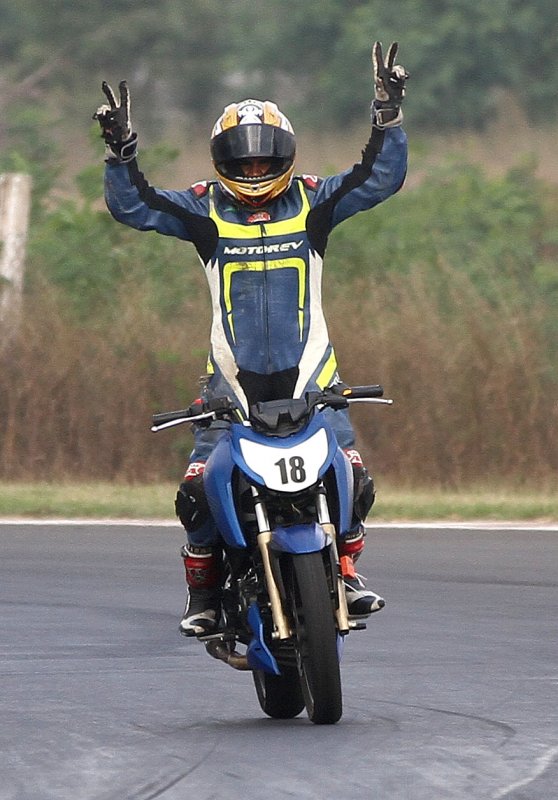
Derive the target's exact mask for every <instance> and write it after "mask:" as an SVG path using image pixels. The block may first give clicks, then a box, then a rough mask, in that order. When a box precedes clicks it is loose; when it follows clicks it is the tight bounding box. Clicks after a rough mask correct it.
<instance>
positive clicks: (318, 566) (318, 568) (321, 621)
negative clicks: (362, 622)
mask: <svg viewBox="0 0 558 800" xmlns="http://www.w3.org/2000/svg"><path fill="white" fill-rule="evenodd" d="M291 564H292V570H291V576H290V581H289V592H290V602H291V609H292V614H293V619H294V623H295V629H296V630H295V633H296V640H297V642H296V649H297V663H298V672H299V675H300V683H301V687H302V694H303V697H304V704H305V706H306V711H307V713H308V717H309V719H310V720H311V721H312V722H314V723H315V724H317V725H331V724H333V723H335V722H337V721H338V720H339V719H340V718H341V714H342V713H343V703H342V694H341V674H340V671H339V657H338V653H337V630H336V626H335V619H334V613H333V605H332V602H331V597H330V590H329V585H328V581H327V577H326V572H325V567H324V562H323V559H322V556H321V554H320V553H302V554H297V555H295V556H293V557H292V560H291Z"/></svg>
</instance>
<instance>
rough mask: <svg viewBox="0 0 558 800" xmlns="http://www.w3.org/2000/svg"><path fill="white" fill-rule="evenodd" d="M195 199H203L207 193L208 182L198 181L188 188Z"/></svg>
mask: <svg viewBox="0 0 558 800" xmlns="http://www.w3.org/2000/svg"><path fill="white" fill-rule="evenodd" d="M190 189H191V190H192V192H194V194H195V195H196V197H205V195H206V194H207V193H208V191H209V181H198V182H197V183H193V184H192V186H190Z"/></svg>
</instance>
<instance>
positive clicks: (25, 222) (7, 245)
mask: <svg viewBox="0 0 558 800" xmlns="http://www.w3.org/2000/svg"><path fill="white" fill-rule="evenodd" d="M30 209H31V176H30V175H24V174H23V173H18V172H14V173H5V174H4V175H0V323H2V326H3V327H4V326H6V328H7V329H6V330H4V331H3V332H2V333H3V335H2V338H4V339H5V338H6V337H7V336H8V335H9V332H10V331H11V332H12V333H13V332H14V331H15V329H16V328H17V325H18V320H19V312H20V309H21V296H22V291H23V275H24V271H25V247H26V243H27V229H28V226H29V212H30Z"/></svg>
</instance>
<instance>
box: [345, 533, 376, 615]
mask: <svg viewBox="0 0 558 800" xmlns="http://www.w3.org/2000/svg"><path fill="white" fill-rule="evenodd" d="M364 534H365V531H364V526H363V525H359V526H358V528H357V529H356V530H355V531H352V532H349V533H348V534H347V536H346V537H344V538H343V539H342V540H341V542H340V543H339V544H338V547H339V561H340V563H341V574H342V576H343V583H344V584H345V597H346V598H347V610H348V612H349V616H350V617H369V616H370V614H373V613H374V612H375V611H381V610H382V608H383V607H384V606H385V604H386V601H385V600H384V598H383V597H380V595H379V594H376V592H373V591H372V590H371V589H367V588H366V586H365V584H364V581H363V579H362V575H359V574H358V573H357V571H356V570H355V561H357V560H358V558H359V556H360V554H361V553H362V551H363V549H364Z"/></svg>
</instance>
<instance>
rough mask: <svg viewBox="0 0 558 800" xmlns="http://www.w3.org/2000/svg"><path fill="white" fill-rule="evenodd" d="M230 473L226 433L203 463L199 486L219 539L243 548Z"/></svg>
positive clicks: (229, 452)
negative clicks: (202, 487)
mask: <svg viewBox="0 0 558 800" xmlns="http://www.w3.org/2000/svg"><path fill="white" fill-rule="evenodd" d="M233 469H234V461H233V460H232V453H231V436H230V433H226V434H225V435H224V436H223V438H222V439H220V440H219V442H218V443H217V446H216V447H215V449H214V450H213V452H212V454H211V455H210V456H209V458H208V459H207V464H206V466H205V472H204V474H203V484H204V487H205V491H206V495H207V500H208V503H209V508H210V510H211V514H212V515H213V519H214V520H215V523H216V525H217V527H218V528H219V532H220V533H221V536H222V537H223V539H224V540H225V541H226V542H227V544H229V545H231V546H232V547H246V539H245V538H244V534H243V533H242V529H241V527H240V523H239V521H238V516H237V513H236V508H235V505H234V499H233V491H232V474H233Z"/></svg>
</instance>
